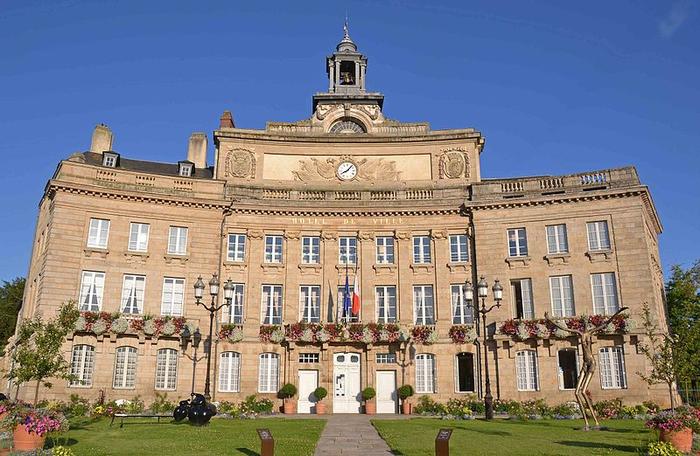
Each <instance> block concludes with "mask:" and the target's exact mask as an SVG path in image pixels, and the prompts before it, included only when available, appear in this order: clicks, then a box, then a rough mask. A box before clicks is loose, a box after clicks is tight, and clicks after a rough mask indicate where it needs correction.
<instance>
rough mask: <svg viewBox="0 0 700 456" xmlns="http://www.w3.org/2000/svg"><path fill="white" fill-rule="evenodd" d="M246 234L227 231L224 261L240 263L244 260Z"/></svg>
mask: <svg viewBox="0 0 700 456" xmlns="http://www.w3.org/2000/svg"><path fill="white" fill-rule="evenodd" d="M246 241H247V239H246V235H245V234H242V233H229V235H228V245H227V247H226V261H232V262H234V263H242V262H244V261H245V245H246Z"/></svg>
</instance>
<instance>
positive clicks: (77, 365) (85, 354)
mask: <svg viewBox="0 0 700 456" xmlns="http://www.w3.org/2000/svg"><path fill="white" fill-rule="evenodd" d="M94 368H95V347H93V346H92V345H76V346H74V347H73V354H72V356H71V362H70V373H71V375H73V377H74V378H73V380H71V382H70V386H79V387H80V386H82V387H85V388H89V387H91V386H92V371H93V370H94Z"/></svg>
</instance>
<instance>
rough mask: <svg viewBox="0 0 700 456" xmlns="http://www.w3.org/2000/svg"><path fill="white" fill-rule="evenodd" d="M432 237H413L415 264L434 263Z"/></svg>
mask: <svg viewBox="0 0 700 456" xmlns="http://www.w3.org/2000/svg"><path fill="white" fill-rule="evenodd" d="M430 249H431V246H430V236H427V235H420V236H413V264H430V263H432V255H431V251H430Z"/></svg>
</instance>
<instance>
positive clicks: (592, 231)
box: [586, 220, 610, 250]
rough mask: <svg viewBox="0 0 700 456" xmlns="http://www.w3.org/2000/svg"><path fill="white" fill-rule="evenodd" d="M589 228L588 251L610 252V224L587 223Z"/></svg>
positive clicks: (603, 221)
mask: <svg viewBox="0 0 700 456" xmlns="http://www.w3.org/2000/svg"><path fill="white" fill-rule="evenodd" d="M586 227H587V228H588V250H610V236H609V234H608V222H606V221H605V220H602V221H600V222H588V223H586Z"/></svg>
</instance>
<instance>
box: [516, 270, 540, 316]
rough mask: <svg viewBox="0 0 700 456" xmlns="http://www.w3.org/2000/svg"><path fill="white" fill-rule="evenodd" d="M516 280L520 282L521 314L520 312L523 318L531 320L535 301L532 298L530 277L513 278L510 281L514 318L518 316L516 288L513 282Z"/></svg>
mask: <svg viewBox="0 0 700 456" xmlns="http://www.w3.org/2000/svg"><path fill="white" fill-rule="evenodd" d="M516 282H518V283H519V284H520V300H521V301H522V303H523V314H522V319H523V320H531V319H533V318H535V303H534V300H533V299H532V279H530V278H523V279H513V280H511V281H510V289H511V293H512V294H513V316H514V317H515V318H519V317H518V295H517V293H518V290H517V288H516V285H515V283H516Z"/></svg>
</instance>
